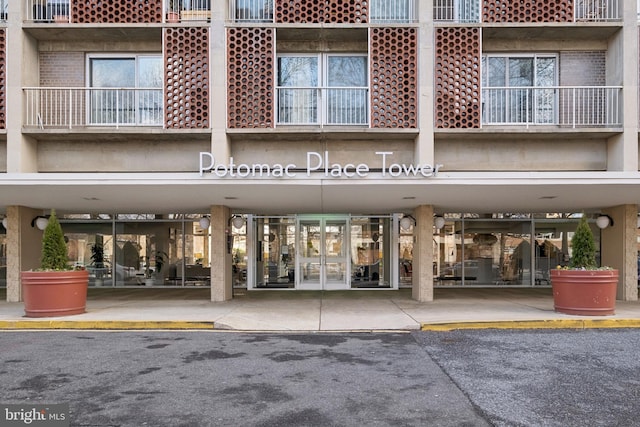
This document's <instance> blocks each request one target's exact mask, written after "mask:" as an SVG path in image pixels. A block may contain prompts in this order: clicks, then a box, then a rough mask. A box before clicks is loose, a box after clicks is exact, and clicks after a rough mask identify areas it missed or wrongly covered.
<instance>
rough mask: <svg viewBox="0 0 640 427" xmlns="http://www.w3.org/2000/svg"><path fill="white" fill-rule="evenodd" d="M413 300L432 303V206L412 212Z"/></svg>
mask: <svg viewBox="0 0 640 427" xmlns="http://www.w3.org/2000/svg"><path fill="white" fill-rule="evenodd" d="M413 216H414V218H415V219H416V224H415V226H414V227H413V273H412V274H413V277H412V292H411V296H412V297H413V299H415V300H417V301H420V302H428V301H433V206H426V205H423V206H418V207H417V208H416V209H415V210H414V211H413Z"/></svg>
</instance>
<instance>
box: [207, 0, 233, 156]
mask: <svg viewBox="0 0 640 427" xmlns="http://www.w3.org/2000/svg"><path fill="white" fill-rule="evenodd" d="M228 4H229V2H227V1H212V2H211V8H212V10H211V13H212V14H211V27H210V30H209V31H210V32H211V35H210V37H209V40H211V45H210V50H209V64H210V65H211V66H210V67H209V69H210V74H209V82H210V90H211V96H210V98H209V99H210V100H211V109H210V112H211V114H210V116H209V118H210V121H211V153H212V154H213V156H214V157H215V159H216V162H224V161H227V159H229V157H230V155H231V146H230V142H229V138H228V137H227V134H226V128H227V81H226V80H227V76H226V71H225V70H226V68H225V67H224V64H226V63H227V61H226V55H227V43H226V40H227V33H226V28H225V26H224V22H225V17H226V16H228V13H227V6H228Z"/></svg>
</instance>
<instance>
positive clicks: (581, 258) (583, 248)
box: [569, 214, 598, 270]
mask: <svg viewBox="0 0 640 427" xmlns="http://www.w3.org/2000/svg"><path fill="white" fill-rule="evenodd" d="M571 249H572V256H571V260H570V261H569V267H570V268H579V269H585V270H593V269H596V268H598V265H597V264H596V242H595V240H594V239H593V232H592V231H591V227H589V223H588V222H587V217H586V215H584V214H583V215H582V218H580V222H579V223H578V227H576V231H575V233H574V234H573V237H572V238H571Z"/></svg>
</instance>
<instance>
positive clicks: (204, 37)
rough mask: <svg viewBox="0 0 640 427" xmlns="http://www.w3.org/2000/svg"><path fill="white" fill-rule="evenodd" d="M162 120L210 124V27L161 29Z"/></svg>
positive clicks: (186, 124)
mask: <svg viewBox="0 0 640 427" xmlns="http://www.w3.org/2000/svg"><path fill="white" fill-rule="evenodd" d="M164 61H165V64H164V65H165V67H164V70H165V106H166V107H165V111H166V116H165V124H166V127H167V128H178V129H184V128H208V127H209V96H210V91H209V29H208V28H206V27H188V28H187V27H181V28H165V29H164Z"/></svg>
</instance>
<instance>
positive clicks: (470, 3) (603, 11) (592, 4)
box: [433, 0, 624, 23]
mask: <svg viewBox="0 0 640 427" xmlns="http://www.w3.org/2000/svg"><path fill="white" fill-rule="evenodd" d="M623 1H624V0H574V4H573V11H574V20H575V21H583V22H599V21H619V20H621V19H622V2H623ZM481 4H482V0H433V19H434V21H436V22H438V21H441V22H455V23H472V22H480V21H481V15H480V11H481V10H482V9H481V8H482V5H481ZM514 7H515V6H514Z"/></svg>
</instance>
